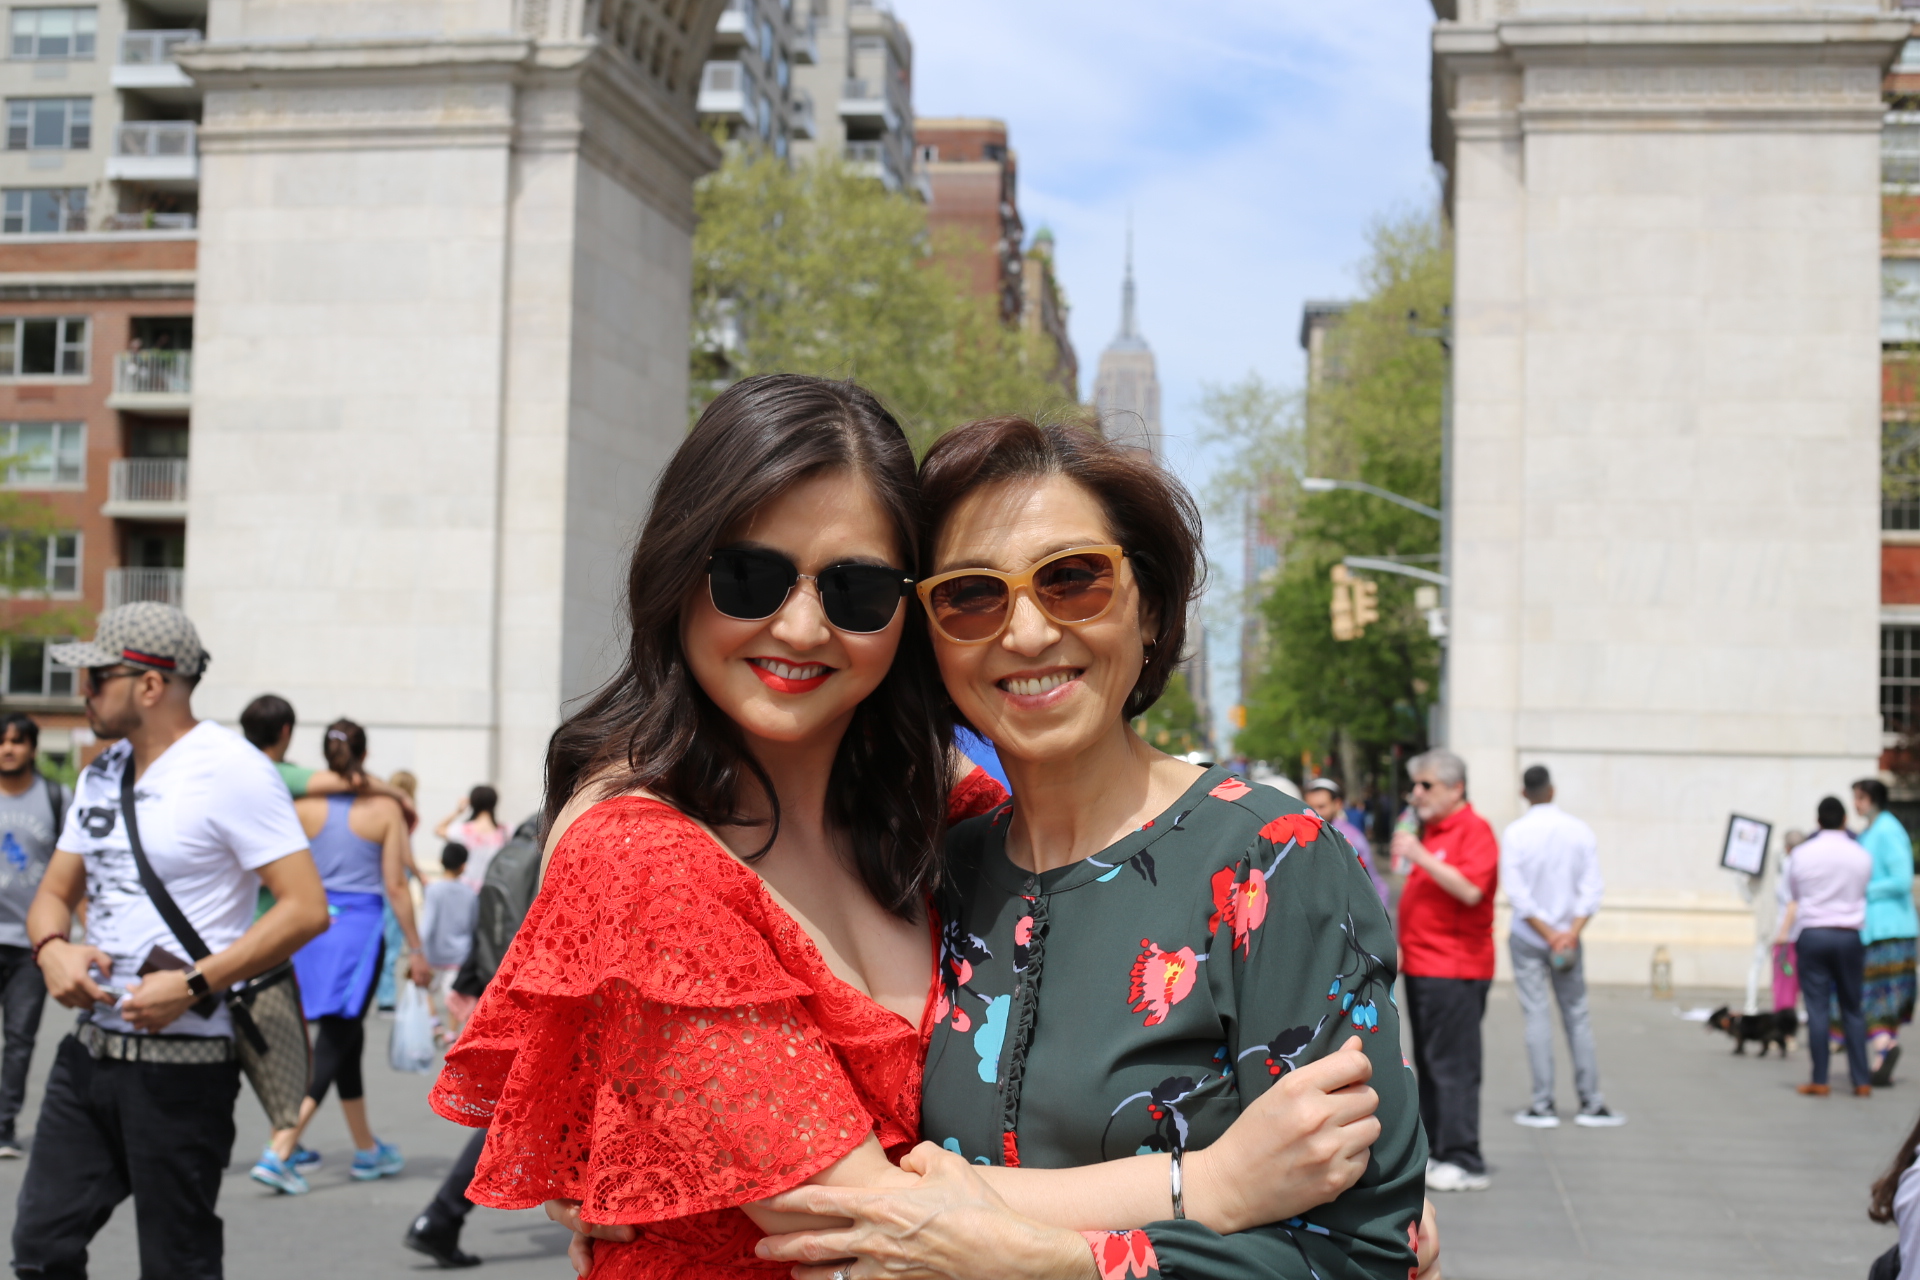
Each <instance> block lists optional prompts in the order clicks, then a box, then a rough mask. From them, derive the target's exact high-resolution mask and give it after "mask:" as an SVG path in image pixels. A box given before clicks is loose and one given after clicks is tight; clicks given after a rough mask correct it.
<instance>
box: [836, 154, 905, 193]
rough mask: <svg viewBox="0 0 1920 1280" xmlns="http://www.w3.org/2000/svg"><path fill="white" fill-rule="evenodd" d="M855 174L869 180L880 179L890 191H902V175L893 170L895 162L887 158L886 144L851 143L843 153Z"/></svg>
mask: <svg viewBox="0 0 1920 1280" xmlns="http://www.w3.org/2000/svg"><path fill="white" fill-rule="evenodd" d="M840 154H841V156H842V157H843V158H844V159H845V160H846V162H847V164H848V166H849V167H851V168H852V169H853V170H854V172H856V173H860V174H864V175H865V176H867V177H869V178H878V179H880V181H881V182H882V183H883V184H884V185H885V186H886V188H887V190H889V191H898V190H899V189H900V175H899V174H897V173H895V172H894V170H893V161H892V160H890V159H889V158H888V156H887V144H886V143H884V142H849V143H847V144H846V145H845V147H844V148H843V149H842V151H841V153H840Z"/></svg>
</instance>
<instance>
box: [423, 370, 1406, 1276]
mask: <svg viewBox="0 0 1920 1280" xmlns="http://www.w3.org/2000/svg"><path fill="white" fill-rule="evenodd" d="M917 515H918V512H917V489H916V487H915V479H914V464H913V457H912V452H911V450H910V448H909V447H908V444H907V441H906V439H905V437H904V436H903V435H902V434H901V432H900V429H899V427H898V425H897V424H895V423H894V421H893V419H892V418H891V417H890V416H888V415H887V413H886V411H885V410H884V409H883V408H882V407H881V406H880V405H879V404H878V402H876V401H875V400H874V399H873V398H872V397H871V396H870V395H868V394H867V393H865V392H864V391H861V390H860V389H859V388H857V387H854V386H852V385H851V384H846V383H831V382H824V381H821V380H818V379H812V378H802V377H797V376H790V375H781V376H774V377H765V378H756V379H750V380H748V381H745V382H742V383H739V384H736V385H735V386H734V387H732V388H730V389H729V390H728V391H726V392H724V393H723V394H722V395H721V396H720V397H719V398H717V399H716V400H715V401H714V402H713V404H712V405H711V406H710V407H709V408H708V409H707V411H706V412H705V413H704V414H703V415H702V416H701V419H700V422H699V423H698V424H697V425H696V426H695V428H694V430H693V432H692V433H691V434H690V435H689V436H688V438H687V440H686V442H685V443H684V444H683V445H682V446H681V448H680V449H679V451H678V452H677V453H676V454H675V456H674V458H673V460H672V461H671V462H670V463H669V464H668V466H667V468H666V470H665V472H664V473H663V474H662V476H661V480H660V484H659V488H658V490H657V492H656V494H655V498H654V503H653V506H652V509H651V512H650V513H649V516H648V519H647V522H646V525H645V527H644V529H643V531H642V534H641V537H640V540H639V542H638V544H637V545H636V547H635V550H634V555H633V561H632V568H631V572H630V574H629V578H628V586H627V590H628V608H629V611H630V619H629V620H630V636H631V638H630V641H629V644H628V648H627V652H626V656H625V664H624V667H623V668H622V670H621V671H620V673H619V674H618V675H616V676H615V677H614V678H613V679H612V680H611V681H609V682H608V684H607V685H606V686H604V687H603V688H602V689H601V690H600V691H599V692H598V693H597V694H595V695H594V697H593V698H592V699H591V700H590V701H589V702H588V703H587V704H586V706H585V707H583V708H582V709H581V710H579V711H578V712H576V713H575V714H574V715H573V716H572V717H571V718H569V719H568V720H567V722H566V723H565V724H564V725H563V726H562V727H561V728H560V730H559V731H558V732H557V733H556V734H555V735H554V738H553V741H552V743H551V745H550V747H549V752H548V780H547V781H548V790H547V795H548V819H549V825H550V828H551V831H552V836H551V837H550V844H549V849H550V855H551V863H550V865H549V867H548V871H547V875H546V879H545V882H544V884H543V886H542V889H541V893H540V896H539V898H538V900H537V901H536V902H535V903H534V906H533V908H532V910H531V911H530V912H529V913H528V916H527V919H526V921H525V923H524V925H523V926H522V928H521V930H520V932H519V935H518V937H517V938H516V940H515V942H514V944H513V946H512V948H511V950H510V951H509V952H508V954H507V957H506V960H505V962H504V963H503V965H502V966H501V969H500V972H499V974H498V976H497V977H496V978H495V980H494V982H493V983H492V984H491V985H490V986H489V987H488V989H487V993H486V995H485V996H484V997H483V998H482V1000H481V1003H480V1005H479V1008H478V1009H477V1010H476V1011H475V1014H474V1016H473V1019H472V1020H471V1021H470V1022H469V1023H468V1024H467V1028H466V1030H465V1032H464V1034H463V1035H462V1037H461V1039H460V1041H459V1043H458V1044H457V1045H456V1046H455V1048H454V1049H453V1051H452V1052H451V1053H449V1054H448V1057H447V1063H446V1068H445V1070H444V1072H443V1073H442V1075H441V1078H440V1080H439V1082H438V1084H437V1085H436V1087H435V1089H434V1091H433V1095H432V1102H433V1105H434V1107H435V1108H436V1109H437V1110H438V1111H439V1112H440V1113H441V1114H442V1115H444V1116H446V1117H448V1118H449V1119H453V1120H456V1121H459V1122H461V1123H465V1124H470V1125H486V1126H489V1134H488V1139H487V1144H486V1148H485V1153H484V1154H483V1156H482V1157H481V1160H480V1162H479V1166H478V1170H477V1172H476V1174H475V1177H474V1180H473V1183H472V1185H471V1187H470V1188H469V1190H468V1195H469V1197H470V1198H471V1199H473V1200H474V1201H476V1202H478V1203H481V1204H487V1205H491V1206H494V1207H497V1208H505V1209H513V1208H527V1207H532V1206H535V1205H539V1204H542V1203H543V1202H549V1201H577V1202H579V1209H578V1217H579V1218H580V1219H581V1220H583V1221H584V1222H586V1223H590V1224H624V1227H623V1229H622V1230H620V1231H619V1232H617V1234H619V1235H622V1236H626V1237H630V1238H628V1239H624V1240H620V1241H607V1240H602V1241H601V1242H600V1243H599V1244H598V1249H597V1253H596V1254H595V1255H594V1258H593V1273H594V1275H595V1276H596V1277H602V1276H608V1277H635V1276H644V1277H652V1278H657V1280H669V1278H679V1277H695V1276H699V1277H714V1276H729V1275H742V1276H744V1275H746V1274H749V1273H758V1274H760V1275H762V1276H764V1275H765V1274H766V1273H767V1271H768V1270H769V1269H771V1270H773V1271H776V1272H777V1271H779V1270H783V1269H784V1265H783V1264H778V1263H769V1262H766V1261H762V1260H759V1259H757V1258H755V1256H754V1245H755V1244H756V1242H757V1241H758V1240H759V1239H760V1238H761V1235H762V1230H763V1229H771V1230H785V1229H792V1228H794V1227H796V1226H805V1225H809V1224H810V1223H811V1222H817V1221H818V1220H808V1219H804V1218H796V1217H795V1216H794V1215H788V1216H786V1217H784V1218H783V1217H782V1216H780V1215H775V1214H771V1213H769V1212H767V1211H765V1210H763V1209H760V1208H759V1207H757V1206H756V1205H755V1204H754V1202H756V1201H760V1200H763V1199H765V1198H766V1197H769V1196H772V1195H775V1194H777V1193H779V1192H782V1191H786V1190H790V1189H792V1188H793V1187H795V1186H797V1185H799V1184H801V1183H803V1182H808V1181H814V1182H822V1183H829V1184H833V1183H838V1184H842V1185H859V1186H886V1185H897V1184H900V1183H903V1182H904V1183H911V1182H912V1181H913V1179H912V1177H911V1175H909V1174H907V1173H904V1172H902V1171H900V1170H898V1169H896V1168H894V1167H893V1165H892V1164H891V1163H890V1162H889V1160H888V1153H889V1152H891V1153H894V1154H895V1155H898V1154H900V1153H902V1152H904V1151H906V1150H907V1149H909V1148H910V1147H911V1146H912V1144H913V1143H914V1141H915V1140H916V1139H917V1138H918V1136H919V1135H918V1127H919V1106H920V1075H921V1063H922V1054H923V1051H924V1048H925V1044H926V1038H927V1036H928V1034H929V1032H930V1031H931V1029H932V1022H933V1019H932V1016H931V1012H932V1008H933V999H932V997H933V994H934V992H935V991H936V990H937V986H936V984H935V983H934V982H933V980H932V979H933V971H934V935H933V929H932V926H933V924H934V922H933V921H932V920H930V918H929V911H928V908H927V905H926V903H927V895H928V893H929V891H930V889H931V888H932V887H933V886H934V884H935V882H936V881H937V879H938V868H939V861H938V859H939V853H938V850H939V847H940V834H941V830H942V828H943V826H944V825H945V824H946V823H947V822H949V821H950V820H953V819H955V818H958V817H962V816H966V815H968V814H970V813H976V812H984V811H985V810H987V809H989V808H991V807H993V806H994V805H995V804H997V803H998V802H999V801H1000V800H1001V799H1002V798H1003V796H1004V793H1003V792H1001V791H1000V790H999V788H998V787H997V786H996V785H994V784H992V783H991V782H990V781H987V780H986V779H985V778H984V776H983V775H980V774H979V773H978V772H977V771H976V772H975V773H974V774H973V775H971V776H970V777H969V778H967V779H966V780H964V781H963V782H962V783H961V784H960V785H959V786H958V787H957V788H952V789H951V790H952V794H951V795H949V791H950V788H949V768H950V766H949V758H950V757H949V751H948V743H949V742H950V740H951V737H950V735H951V722H950V721H949V720H948V719H947V717H946V716H945V715H944V714H943V712H942V708H941V705H940V704H939V703H938V702H937V701H936V691H937V688H938V686H937V677H936V675H935V673H934V670H933V665H932V659H931V653H930V650H929V647H928V641H927V639H926V635H925V632H924V629H923V628H922V627H920V626H918V625H915V626H912V627H909V626H907V625H906V617H905V615H906V609H905V607H904V601H905V597H906V595H907V594H908V592H909V591H910V587H911V583H910V578H909V574H910V570H909V568H908V566H912V565H913V564H915V563H916V558H917V555H918V550H919V548H918V534H917ZM950 809H951V812H950V811H949V810H950ZM1354 1056H1355V1057H1357V1056H1358V1055H1354ZM1362 1069H1364V1068H1362ZM1322 1083H1323V1085H1324V1087H1325V1088H1326V1089H1329V1090H1331V1089H1336V1088H1339V1087H1340V1086H1341V1085H1344V1084H1347V1083H1349V1079H1348V1078H1347V1077H1344V1076H1341V1075H1340V1073H1339V1070H1338V1069H1337V1068H1335V1069H1333V1070H1329V1071H1328V1072H1326V1073H1324V1079H1323V1081H1322ZM1320 1101H1321V1103H1322V1104H1324V1105H1323V1106H1322V1108H1321V1110H1320V1111H1319V1112H1314V1113H1313V1115H1312V1116H1309V1117H1308V1120H1307V1121H1306V1123H1323V1122H1328V1121H1327V1117H1328V1116H1330V1115H1334V1114H1336V1113H1337V1114H1338V1115H1339V1116H1341V1117H1345V1120H1346V1121H1352V1120H1358V1119H1360V1118H1361V1113H1363V1112H1364V1111H1367V1110H1370V1106H1369V1105H1368V1104H1367V1101H1366V1099H1365V1097H1363V1096H1362V1097H1356V1096H1355V1095H1354V1094H1351V1093H1349V1094H1346V1095H1342V1096H1341V1097H1340V1098H1338V1099H1334V1100H1328V1099H1327V1098H1326V1097H1325V1096H1324V1095H1322V1096H1321V1098H1320ZM1309 1110H1310V1109H1309ZM1302 1114H1305V1112H1304V1111H1303V1112H1302ZM1315 1117H1318V1118H1317V1119H1316V1118H1315ZM1293 1119H1294V1120H1298V1117H1294V1118H1293ZM1329 1123H1330V1122H1329ZM1299 1128H1300V1125H1299V1124H1298V1123H1296V1124H1294V1127H1293V1128H1288V1127H1287V1126H1286V1125H1284V1124H1275V1125H1274V1126H1272V1127H1271V1129H1270V1130H1269V1131H1268V1132H1267V1133H1266V1134H1265V1135H1264V1139H1265V1140H1268V1141H1283V1140H1286V1139H1289V1138H1291V1137H1292V1136H1293V1135H1294V1134H1295V1133H1296V1132H1297V1131H1298V1130H1299ZM1243 1136H1246V1137H1247V1138H1248V1145H1246V1146H1245V1147H1243V1152H1244V1155H1243V1158H1244V1159H1245V1160H1246V1162H1247V1163H1249V1164H1252V1163H1255V1162H1259V1161H1268V1162H1269V1163H1268V1164H1267V1165H1266V1167H1267V1168H1273V1167H1274V1165H1273V1164H1272V1163H1271V1159H1272V1154H1273V1153H1272V1151H1271V1149H1270V1147H1268V1148H1260V1147H1258V1145H1257V1139H1259V1138H1261V1137H1262V1135H1253V1134H1250V1133H1249V1134H1245V1135H1243ZM1217 1145H1219V1146H1221V1147H1223V1148H1225V1147H1227V1146H1229V1145H1230V1144H1225V1143H1222V1144H1217ZM1362 1145H1364V1144H1362ZM1347 1154H1348V1158H1349V1161H1350V1160H1351V1156H1352V1152H1348V1153H1347ZM1361 1161H1362V1163H1364V1155H1362V1156H1361ZM1323 1163H1325V1162H1323ZM1135 1164H1138V1165H1139V1166H1140V1167H1138V1168H1133V1167H1131V1166H1133V1165H1135ZM1163 1165H1164V1161H1162V1162H1161V1164H1160V1165H1153V1164H1151V1162H1150V1161H1129V1160H1120V1161H1115V1162H1113V1163H1112V1164H1110V1165H1105V1166H1101V1167H1100V1168H1099V1169H1097V1170H1088V1171H1072V1170H1067V1171H1024V1170H1009V1171H1004V1172H1006V1173H1010V1174H1014V1175H1023V1176H1025V1177H1027V1178H1028V1179H1029V1181H1028V1182H1027V1185H1025V1186H1024V1187H1023V1188H1022V1189H1021V1194H1022V1197H1023V1199H1022V1203H1023V1205H1024V1206H1025V1207H1027V1209H1028V1211H1029V1212H1030V1213H1032V1214H1033V1215H1034V1216H1035V1217H1036V1218H1039V1219H1044V1220H1049V1221H1055V1222H1056V1223H1057V1225H1061V1226H1070V1225H1071V1226H1079V1225H1084V1226H1086V1227H1096V1228H1097V1227H1106V1226H1112V1227H1123V1226H1136V1225H1141V1224H1142V1223H1143V1222H1144V1221H1146V1220H1147V1218H1148V1217H1150V1216H1152V1215H1151V1214H1144V1216H1143V1213H1144V1211H1122V1212H1123V1214H1124V1216H1126V1217H1127V1218H1128V1219H1129V1220H1127V1221H1117V1222H1109V1221H1104V1220H1101V1219H1103V1218H1105V1217H1108V1216H1111V1215H1112V1213H1113V1212H1114V1209H1113V1206H1114V1205H1116V1204H1124V1203H1126V1201H1125V1197H1118V1198H1115V1197H1114V1196H1113V1194H1112V1192H1113V1190H1114V1189H1115V1188H1116V1187H1121V1186H1124V1185H1125V1184H1126V1179H1128V1178H1130V1177H1137V1179H1138V1182H1139V1187H1138V1188H1137V1189H1138V1190H1142V1191H1144V1194H1145V1199H1146V1200H1147V1201H1149V1202H1151V1201H1154V1200H1156V1199H1157V1198H1159V1197H1163V1196H1164V1194H1165V1191H1164V1184H1165V1172H1164V1168H1163V1167H1162V1166H1163ZM1302 1167H1303V1168H1304V1167H1306V1166H1305V1165H1304V1164H1303V1166H1302ZM1324 1172H1325V1170H1324V1169H1320V1170H1311V1169H1309V1170H1308V1172H1307V1173H1306V1174H1304V1175H1303V1176H1313V1175H1314V1174H1315V1173H1319V1174H1324ZM1076 1178H1077V1179H1079V1181H1078V1182H1070V1181H1067V1180H1071V1179H1076ZM1138 1199H1139V1197H1136V1201H1135V1202H1136V1203H1137V1202H1138ZM1078 1219H1085V1221H1084V1223H1082V1222H1080V1221H1077V1220H1078ZM624 1228H630V1230H629V1229H624ZM577 1257H579V1260H581V1261H584V1256H583V1255H577Z"/></svg>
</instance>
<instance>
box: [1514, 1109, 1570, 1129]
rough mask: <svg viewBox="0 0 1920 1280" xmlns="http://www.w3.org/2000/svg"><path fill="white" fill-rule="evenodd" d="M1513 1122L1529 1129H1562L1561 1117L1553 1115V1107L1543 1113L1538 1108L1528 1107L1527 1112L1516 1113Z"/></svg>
mask: <svg viewBox="0 0 1920 1280" xmlns="http://www.w3.org/2000/svg"><path fill="white" fill-rule="evenodd" d="M1513 1122H1514V1123H1515V1124H1523V1125H1525V1126H1526V1127H1527V1128H1529V1129H1558V1128H1559V1127H1560V1117H1559V1116H1557V1115H1555V1114H1554V1113H1553V1108H1552V1107H1548V1108H1547V1109H1546V1110H1545V1111H1542V1110H1541V1109H1540V1108H1538V1107H1528V1108H1527V1109H1526V1110H1525V1111H1520V1112H1516V1113H1515V1114H1514V1117H1513Z"/></svg>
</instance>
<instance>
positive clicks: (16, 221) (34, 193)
mask: <svg viewBox="0 0 1920 1280" xmlns="http://www.w3.org/2000/svg"><path fill="white" fill-rule="evenodd" d="M0 194H3V195H4V200H0V235H9V236H20V235H35V236H45V235H60V234H63V233H68V232H74V231H85V230H86V229H87V189H86V188H85V187H9V188H7V189H6V191H5V192H4V193H0Z"/></svg>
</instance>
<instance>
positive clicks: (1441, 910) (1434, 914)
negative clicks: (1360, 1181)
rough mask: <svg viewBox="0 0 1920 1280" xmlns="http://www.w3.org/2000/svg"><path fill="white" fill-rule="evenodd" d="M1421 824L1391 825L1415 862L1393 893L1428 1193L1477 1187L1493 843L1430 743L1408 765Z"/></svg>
mask: <svg viewBox="0 0 1920 1280" xmlns="http://www.w3.org/2000/svg"><path fill="white" fill-rule="evenodd" d="M1407 773H1408V775H1409V776H1410V777H1412V779H1413V809H1414V812H1415V813H1416V814H1418V815H1419V817H1420V832H1419V834H1418V835H1415V834H1414V833H1413V832H1412V831H1409V830H1404V829H1403V830H1400V831H1396V832H1395V833H1394V836H1393V852H1394V855H1395V857H1396V858H1403V859H1405V860H1406V861H1407V862H1410V863H1412V864H1413V870H1412V871H1411V872H1410V873H1409V874H1408V876H1407V883H1406V887H1405V888H1404V889H1402V890H1401V893H1400V972H1401V974H1402V975H1403V976H1404V977H1405V979H1406V986H1405V990H1406V993H1407V1008H1406V1014H1407V1022H1408V1025H1409V1026H1410V1027H1411V1028H1412V1031H1413V1066H1414V1070H1415V1071H1416V1072H1417V1073H1418V1074H1419V1077H1420V1120H1421V1123H1422V1124H1423V1125H1424V1126H1425V1127H1426V1130H1427V1147H1428V1150H1429V1152H1430V1154H1431V1156H1432V1160H1431V1161H1430V1163H1429V1164H1428V1165H1427V1187H1428V1189H1429V1190H1432V1191H1484V1190H1486V1189H1487V1187H1488V1186H1490V1185H1491V1183H1490V1182H1489V1180H1488V1178H1487V1163H1486V1161H1485V1160H1483V1159H1481V1157H1480V1020H1481V1018H1482V1017H1484V1016H1485V1014H1486V1012H1487V988H1488V987H1490V986H1492V985H1493V891H1494V887H1495V886H1496V885H1497V884H1498V883H1499V880H1500V842H1499V841H1498V840H1496V839H1495V838H1494V834H1493V828H1492V827H1490V826H1488V825H1487V823H1486V819H1484V818H1482V817H1481V816H1480V815H1479V814H1477V813H1475V812H1474V811H1473V806H1472V805H1470V804H1468V803H1467V765H1466V762H1465V761H1464V760H1462V759H1461V758H1460V757H1459V756H1456V755H1454V754H1453V753H1452V752H1451V751H1444V750H1434V751H1429V752H1427V753H1425V754H1424V755H1419V756H1415V757H1414V758H1413V759H1412V760H1410V761H1408V763H1407Z"/></svg>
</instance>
